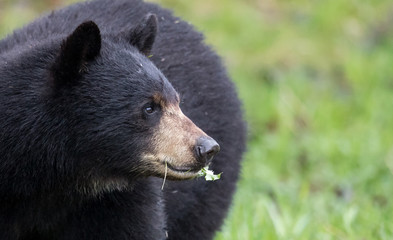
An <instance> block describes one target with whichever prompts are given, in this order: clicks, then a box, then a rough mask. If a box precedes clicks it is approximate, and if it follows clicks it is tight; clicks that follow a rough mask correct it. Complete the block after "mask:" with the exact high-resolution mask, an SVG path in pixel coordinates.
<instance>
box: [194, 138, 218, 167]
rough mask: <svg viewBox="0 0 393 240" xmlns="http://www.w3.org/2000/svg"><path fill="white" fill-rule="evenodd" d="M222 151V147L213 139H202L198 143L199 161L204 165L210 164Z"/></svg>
mask: <svg viewBox="0 0 393 240" xmlns="http://www.w3.org/2000/svg"><path fill="white" fill-rule="evenodd" d="M219 151H220V145H218V143H217V142H216V141H215V140H214V139H213V138H211V137H200V138H199V139H198V141H197V145H196V152H197V156H198V160H199V161H200V162H202V163H203V164H205V165H206V164H207V163H209V162H210V161H211V160H212V159H213V157H214V156H215V155H216V154H217V153H218V152H219Z"/></svg>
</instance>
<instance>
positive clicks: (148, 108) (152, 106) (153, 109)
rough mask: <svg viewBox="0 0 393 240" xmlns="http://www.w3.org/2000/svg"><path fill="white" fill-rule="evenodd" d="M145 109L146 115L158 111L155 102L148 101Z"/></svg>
mask: <svg viewBox="0 0 393 240" xmlns="http://www.w3.org/2000/svg"><path fill="white" fill-rule="evenodd" d="M143 111H144V113H145V114H146V115H151V114H153V113H155V112H156V111H157V106H156V104H155V103H153V102H151V103H148V104H146V105H145V106H144V107H143Z"/></svg>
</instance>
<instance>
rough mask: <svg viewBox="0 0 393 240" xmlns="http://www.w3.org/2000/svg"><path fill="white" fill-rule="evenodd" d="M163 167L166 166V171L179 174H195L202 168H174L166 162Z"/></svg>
mask: <svg viewBox="0 0 393 240" xmlns="http://www.w3.org/2000/svg"><path fill="white" fill-rule="evenodd" d="M164 165H166V167H168V169H170V170H172V171H174V172H179V173H197V172H199V170H201V169H202V168H203V166H193V167H184V166H181V167H175V166H173V165H172V164H170V163H168V162H166V163H164Z"/></svg>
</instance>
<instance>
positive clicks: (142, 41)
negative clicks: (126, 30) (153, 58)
mask: <svg viewBox="0 0 393 240" xmlns="http://www.w3.org/2000/svg"><path fill="white" fill-rule="evenodd" d="M157 29H158V23H157V16H156V15H155V14H151V13H149V14H147V15H146V16H145V17H144V18H143V20H142V21H141V22H140V23H139V24H138V25H137V26H136V27H135V28H134V29H133V30H132V31H131V33H130V35H129V41H130V43H131V44H132V45H134V46H135V47H136V48H137V49H138V50H139V51H140V52H142V53H143V54H145V56H148V55H149V54H150V51H151V49H152V48H153V44H154V40H155V38H156V35H157Z"/></svg>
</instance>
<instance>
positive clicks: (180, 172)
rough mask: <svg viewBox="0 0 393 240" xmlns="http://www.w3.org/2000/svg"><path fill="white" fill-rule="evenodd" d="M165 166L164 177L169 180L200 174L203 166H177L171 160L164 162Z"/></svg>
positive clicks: (183, 178) (184, 178)
mask: <svg viewBox="0 0 393 240" xmlns="http://www.w3.org/2000/svg"><path fill="white" fill-rule="evenodd" d="M162 164H163V166H164V178H165V176H166V178H168V179H169V180H186V179H193V178H195V177H197V176H198V172H199V171H200V170H201V169H202V168H203V166H199V165H198V166H175V165H173V164H171V163H169V162H162Z"/></svg>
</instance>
